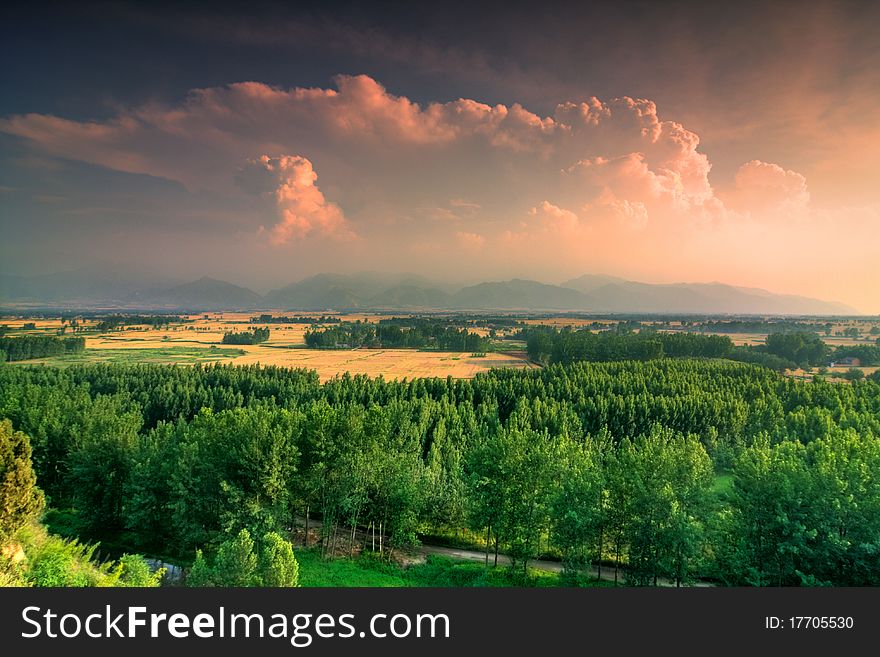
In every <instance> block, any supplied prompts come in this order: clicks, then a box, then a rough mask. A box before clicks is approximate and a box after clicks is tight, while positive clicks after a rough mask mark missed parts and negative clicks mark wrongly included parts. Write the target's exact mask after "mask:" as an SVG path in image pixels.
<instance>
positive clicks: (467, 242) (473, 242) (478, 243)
mask: <svg viewBox="0 0 880 657" xmlns="http://www.w3.org/2000/svg"><path fill="white" fill-rule="evenodd" d="M455 239H456V240H457V241H458V244H459V246H461V247H462V248H463V249H465V250H466V251H472V252H478V251H482V250H483V247H484V246H485V244H486V238H485V237H483V236H482V235H480V234H479V233H469V232H467V231H458V232H456V233H455Z"/></svg>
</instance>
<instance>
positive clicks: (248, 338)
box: [223, 328, 269, 344]
mask: <svg viewBox="0 0 880 657" xmlns="http://www.w3.org/2000/svg"><path fill="white" fill-rule="evenodd" d="M268 339H269V329H268V328H255V329H254V330H253V331H241V332H236V331H231V332H229V333H224V334H223V344H260V343H261V342H265V341H266V340H268Z"/></svg>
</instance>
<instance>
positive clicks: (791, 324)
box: [693, 319, 834, 334]
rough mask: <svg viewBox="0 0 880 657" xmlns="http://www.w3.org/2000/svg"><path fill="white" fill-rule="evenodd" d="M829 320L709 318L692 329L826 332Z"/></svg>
mask: <svg viewBox="0 0 880 657" xmlns="http://www.w3.org/2000/svg"><path fill="white" fill-rule="evenodd" d="M833 327H834V324H832V323H831V322H821V323H820V322H803V321H798V320H794V319H749V320H746V319H718V320H714V319H709V320H705V321H701V322H699V323H698V324H697V326H695V327H693V330H698V331H701V332H705V333H767V334H770V333H797V332H806V333H826V334H830V333H831V329H832V328H833Z"/></svg>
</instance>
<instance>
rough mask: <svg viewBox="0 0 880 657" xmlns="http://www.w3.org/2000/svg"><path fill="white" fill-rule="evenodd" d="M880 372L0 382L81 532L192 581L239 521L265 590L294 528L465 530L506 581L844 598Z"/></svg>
mask: <svg viewBox="0 0 880 657" xmlns="http://www.w3.org/2000/svg"><path fill="white" fill-rule="evenodd" d="M698 337H701V336H698ZM876 378H877V377H876V376H872V377H869V380H866V381H864V382H861V383H859V384H858V385H852V386H851V385H843V384H837V383H829V382H827V381H823V380H814V381H796V380H792V379H789V378H785V377H782V376H779V375H778V374H776V373H775V372H773V371H771V370H768V369H766V368H761V367H755V366H752V365H748V364H745V363H738V362H732V361H730V360H722V359H687V358H675V359H672V358H662V359H654V360H647V361H615V362H601V363H592V362H576V363H571V364H565V365H563V364H551V365H549V366H547V367H545V368H543V369H540V370H529V371H514V370H493V371H491V372H489V373H486V374H481V375H478V376H477V377H475V378H474V379H473V380H454V379H451V378H450V379H416V380H412V381H385V380H383V379H381V378H378V379H370V378H368V377H363V376H355V377H352V376H348V375H345V376H340V377H337V378H335V379H332V380H330V381H328V382H326V383H324V384H321V383H319V381H318V378H317V375H316V374H315V373H314V372H308V371H305V370H292V369H284V368H275V367H259V366H248V367H231V366H225V365H210V366H202V365H196V366H194V367H186V368H183V367H167V366H152V365H95V366H78V365H77V366H71V367H69V368H65V369H58V368H51V367H29V366H24V367H20V368H10V367H4V368H0V417H6V418H9V420H10V421H11V423H12V426H13V427H14V428H15V429H16V430H19V431H23V432H25V433H27V434H28V435H30V436H31V444H32V448H33V461H34V466H33V467H34V471H35V472H36V474H37V481H38V482H39V484H40V486H41V487H42V488H43V489H44V490H45V491H46V492H47V494H48V495H49V496H50V497H51V499H52V501H53V505H55V506H61V507H64V506H70V505H72V506H75V507H76V508H77V511H78V517H79V518H82V519H83V521H84V523H83V524H84V528H83V530H82V531H83V533H82V536H83V537H84V538H86V539H92V540H94V539H95V538H100V539H106V540H108V541H117V545H125V546H130V549H136V550H138V551H147V550H149V551H152V552H159V551H161V552H162V553H171V555H172V556H176V557H178V558H188V557H189V558H191V556H192V555H193V554H194V552H195V550H196V549H197V548H201V549H203V550H204V553H203V556H202V564H201V565H200V566H199V568H198V569H195V570H196V579H198V570H199V569H202V570H204V568H207V567H210V568H214V566H215V565H216V559H217V557H218V554H219V552H218V549H219V546H220V544H222V543H224V542H225V541H227V540H229V538H230V537H234V536H237V535H238V534H239V533H240V532H241V530H242V529H247V530H248V531H249V532H251V535H252V536H253V537H254V539H255V543H256V545H254V547H253V554H254V555H255V556H256V559H257V564H258V567H257V570H256V572H257V576H258V577H259V576H260V575H259V563H260V560H261V559H265V558H268V557H266V556H264V553H266V548H265V546H264V544H263V541H264V537H265V536H266V535H267V534H268V533H269V532H276V533H277V534H278V535H279V536H283V535H285V532H286V531H287V530H288V529H289V527H290V526H291V525H292V524H293V521H294V518H295V517H304V516H306V515H307V514H308V515H309V516H310V517H311V518H313V519H314V518H315V516H319V517H320V518H321V520H322V522H321V526H320V550H319V551H320V553H322V554H323V555H339V554H342V553H348V554H354V553H356V552H357V551H358V550H359V549H362V548H363V547H364V546H366V547H367V549H369V550H375V552H376V553H378V554H379V555H380V558H382V559H385V560H387V559H389V557H393V555H394V553H395V552H397V551H398V550H400V549H401V548H404V547H408V546H413V545H416V544H417V543H418V538H419V535H420V534H422V533H424V532H437V531H440V530H443V531H447V530H454V529H456V528H463V527H470V528H471V529H472V530H473V531H474V535H475V536H479V537H480V540H481V541H482V540H483V537H485V541H486V547H487V549H491V548H492V547H494V545H492V544H497V545H498V548H499V550H500V551H502V552H504V553H507V554H510V555H512V556H513V557H514V558H515V560H516V569H517V570H518V571H522V570H523V568H527V563H528V561H530V560H532V559H534V558H535V557H536V556H541V555H544V554H547V553H552V554H556V555H559V556H560V557H562V559H563V560H564V565H565V567H566V569H567V571H569V574H572V575H575V576H580V575H585V574H587V573H588V572H589V571H588V568H589V566H590V565H591V564H595V563H596V562H597V561H604V562H607V561H609V560H610V561H612V562H616V563H617V564H618V565H619V566H620V568H621V569H623V570H624V571H625V573H626V576H627V577H628V578H629V581H630V582H632V583H639V584H653V583H654V580H655V577H656V579H657V581H658V582H659V581H661V580H664V581H665V580H671V581H673V582H675V581H680V582H681V583H687V582H688V581H689V580H692V579H694V578H695V577H699V576H710V577H714V578H717V579H719V580H720V581H724V582H728V583H735V584H745V583H752V584H766V583H777V582H782V583H783V584H797V585H800V584H801V583H803V582H814V581H815V582H831V583H834V584H841V585H846V584H856V585H860V584H864V583H869V582H874V581H876V573H875V572H874V571H876V570H877V569H876V567H873V568H872V566H871V563H872V561H871V559H872V558H874V559H876V555H877V554H878V552H877V548H876V546H877V544H878V541H880V527H878V526H877V523H876V522H875V520H874V519H873V518H874V516H877V517H880V512H878V509H877V501H876V499H877V492H876V489H877V481H878V479H880V464H878V461H877V459H876V455H875V453H876V449H877V448H876V444H877V437H878V436H880V385H878V382H877V381H876V380H874V379H876ZM842 453H845V454H846V455H847V456H846V460H845V461H843V460H841V459H837V460H835V459H834V458H833V456H834V455H835V454H842ZM820 464H821V467H822V468H824V470H822V471H821V477H820V476H819V470H818V468H820ZM845 464H848V465H846V467H844V465H845ZM713 465H714V467H715V469H716V470H723V471H724V473H725V476H726V477H728V479H727V480H726V481H727V482H728V485H727V486H725V487H723V488H722V487H719V486H717V485H715V481H717V480H713V478H712V466H713ZM713 486H714V488H713ZM871 514H874V515H873V516H872V515H871ZM102 517H106V518H107V520H108V522H107V523H106V526H102V524H101V523H100V522H99V519H100V518H102ZM783 519H784V522H783ZM100 531H105V532H107V534H108V535H107V536H98V535H97V534H98V533H99V532H100ZM365 535H366V536H365ZM780 551H783V552H780ZM270 552H271V553H272V554H275V555H276V556H277V557H278V558H281V557H282V556H283V555H282V552H283V550H280V549H279V550H270ZM242 553H247V551H246V550H244V551H243V552H242ZM230 554H231V553H230ZM780 555H784V556H785V558H781V557H780ZM793 555H796V556H793ZM872 555H873V557H872ZM197 563H198V562H197ZM578 573H580V575H578ZM191 577H193V575H191ZM810 578H814V579H810Z"/></svg>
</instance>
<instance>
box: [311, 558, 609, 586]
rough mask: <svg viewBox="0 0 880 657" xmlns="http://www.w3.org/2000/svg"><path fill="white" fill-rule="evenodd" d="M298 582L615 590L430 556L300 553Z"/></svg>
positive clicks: (538, 572)
mask: <svg viewBox="0 0 880 657" xmlns="http://www.w3.org/2000/svg"><path fill="white" fill-rule="evenodd" d="M296 558H297V560H298V561H299V581H300V585H301V586H306V587H322V586H323V587H334V586H335V587H457V588H469V587H486V586H493V587H505V586H507V587H510V586H516V587H539V588H547V587H558V586H613V583H612V582H605V581H602V582H597V581H596V580H595V579H593V578H592V577H587V576H581V577H579V578H565V577H564V576H563V575H561V574H560V573H553V572H548V571H543V570H536V569H533V568H529V570H528V573H523V572H522V570H520V569H517V570H511V569H510V568H508V567H502V566H499V567H497V568H496V567H492V566H490V567H488V568H487V567H486V566H485V565H484V564H482V563H479V562H473V561H459V560H455V559H451V558H449V557H444V556H440V555H433V554H432V555H429V556H428V557H427V559H426V560H425V562H424V563H419V564H412V565H410V566H406V567H403V566H397V565H393V564H388V563H386V562H384V561H381V560H379V559H378V558H377V557H374V556H371V555H363V556H361V557H358V558H356V559H346V558H343V559H324V558H322V557H321V554H320V552H319V551H318V550H315V549H310V550H303V549H299V550H296Z"/></svg>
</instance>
